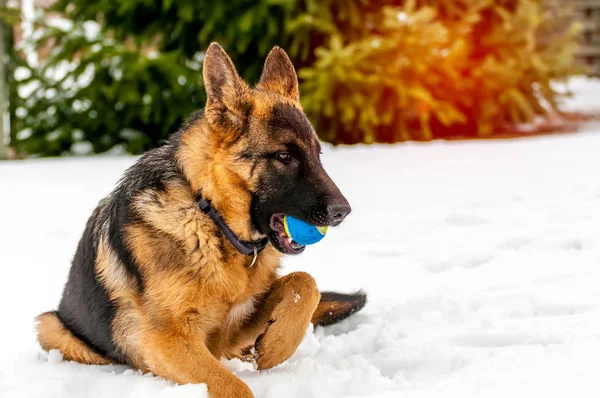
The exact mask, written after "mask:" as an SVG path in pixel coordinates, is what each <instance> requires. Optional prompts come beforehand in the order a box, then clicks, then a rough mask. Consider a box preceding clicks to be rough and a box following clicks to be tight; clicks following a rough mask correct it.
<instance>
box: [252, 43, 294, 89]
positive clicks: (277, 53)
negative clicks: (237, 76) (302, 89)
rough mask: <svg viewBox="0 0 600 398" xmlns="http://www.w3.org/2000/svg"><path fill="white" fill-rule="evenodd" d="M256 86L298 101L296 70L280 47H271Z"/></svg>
mask: <svg viewBox="0 0 600 398" xmlns="http://www.w3.org/2000/svg"><path fill="white" fill-rule="evenodd" d="M258 87H259V88H260V89H262V90H265V91H270V92H273V93H277V94H280V95H283V96H285V97H288V98H291V99H293V100H294V101H300V93H299V91H298V77H297V76H296V70H295V69H294V65H293V64H292V61H290V58H289V57H288V55H287V54H286V52H285V51H283V49H282V48H281V47H277V46H276V47H273V49H272V50H271V52H270V53H269V55H268V56H267V59H266V61H265V67H264V69H263V72H262V76H261V77H260V82H259V83H258Z"/></svg>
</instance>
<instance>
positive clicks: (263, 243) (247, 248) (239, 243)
mask: <svg viewBox="0 0 600 398" xmlns="http://www.w3.org/2000/svg"><path fill="white" fill-rule="evenodd" d="M197 201H198V206H200V210H202V211H203V212H204V213H206V214H207V215H208V216H209V217H210V218H211V219H212V220H213V222H214V223H215V224H217V226H218V227H219V228H220V229H221V231H223V234H224V235H225V237H226V238H227V239H228V240H229V241H230V242H231V244H232V245H233V247H235V248H236V249H237V251H239V252H240V253H242V254H245V255H247V256H249V255H253V256H254V259H253V260H252V264H250V267H252V266H253V265H254V263H255V262H256V258H257V257H258V253H260V252H261V251H262V250H263V249H264V248H265V247H267V245H268V244H269V238H263V239H260V240H255V241H251V242H248V241H243V240H240V239H239V238H238V237H237V235H236V234H235V233H234V232H233V231H232V230H231V228H229V227H228V226H227V224H225V220H223V217H221V216H220V215H219V213H217V211H216V210H215V208H214V207H213V206H212V204H211V203H210V201H209V200H207V199H204V198H203V197H202V196H201V195H198V199H197Z"/></svg>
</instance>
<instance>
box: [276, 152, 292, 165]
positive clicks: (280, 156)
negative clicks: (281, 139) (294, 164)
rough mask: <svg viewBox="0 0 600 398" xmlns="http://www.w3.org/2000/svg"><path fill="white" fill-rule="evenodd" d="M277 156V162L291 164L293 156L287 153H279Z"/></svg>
mask: <svg viewBox="0 0 600 398" xmlns="http://www.w3.org/2000/svg"><path fill="white" fill-rule="evenodd" d="M275 156H276V157H277V160H279V161H281V162H283V163H289V162H291V161H292V155H290V154H289V153H287V152H277V154H276V155H275Z"/></svg>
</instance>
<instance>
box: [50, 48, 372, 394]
mask: <svg viewBox="0 0 600 398" xmlns="http://www.w3.org/2000/svg"><path fill="white" fill-rule="evenodd" d="M203 73H204V81H205V86H206V90H207V94H208V101H207V104H206V108H205V109H204V110H201V111H198V112H196V113H195V114H194V115H192V116H191V117H190V118H189V120H188V121H187V122H186V123H185V124H184V126H182V128H181V129H180V130H179V131H178V132H177V133H175V134H174V135H173V136H172V137H171V138H170V140H169V142H168V143H167V144H166V145H164V146H162V147H160V148H157V149H154V150H152V151H150V152H148V153H146V154H145V155H144V156H142V157H141V158H140V159H139V160H138V161H137V162H136V163H135V164H134V165H133V166H132V167H131V168H130V169H129V170H127V172H126V173H125V175H124V176H123V178H122V179H121V181H120V182H119V184H118V185H117V187H116V188H115V190H114V191H113V192H112V193H111V194H110V195H108V196H107V197H106V198H105V199H103V200H102V201H101V202H100V203H99V204H98V207H97V208H96V209H95V210H94V212H93V214H92V216H91V217H90V219H89V221H88V223H87V226H86V228H85V232H84V234H83V236H82V238H81V241H80V242H79V246H78V248H77V252H76V254H75V257H74V259H73V263H72V267H71V271H70V274H69V278H68V281H67V284H66V286H65V290H64V293H63V297H62V300H61V302H60V305H59V307H58V310H57V311H53V312H47V313H44V314H42V315H40V316H39V317H38V320H39V323H38V340H39V342H40V344H41V345H42V347H43V348H44V349H46V350H51V349H59V350H61V351H62V353H63V355H64V356H65V358H67V359H69V360H74V361H77V362H81V363H87V364H109V363H124V364H129V365H131V366H133V367H135V368H138V369H141V370H142V371H150V372H153V373H154V374H156V375H159V376H162V377H165V378H168V379H171V380H173V381H175V382H177V383H206V384H207V385H208V389H209V392H210V395H211V396H213V397H236V398H244V397H251V396H252V393H251V391H250V389H249V388H248V387H247V386H246V385H245V384H244V383H243V382H242V381H241V380H239V379H238V378H237V377H236V376H235V375H233V374H232V373H231V372H229V371H228V370H227V369H226V368H225V367H223V365H222V364H221V363H220V361H219V359H220V358H221V357H228V358H232V357H242V356H244V355H245V354H247V353H248V352H250V350H249V348H250V347H254V348H255V349H256V351H255V354H254V358H255V359H256V362H257V364H258V367H259V369H267V368H270V367H273V366H275V365H277V364H279V363H281V362H282V361H284V360H286V359H287V358H289V357H290V356H291V355H292V354H293V352H294V351H295V350H296V348H297V347H298V345H299V344H300V342H301V340H302V338H303V336H304V333H305V330H306V328H307V326H308V324H309V323H310V322H311V320H312V322H313V323H315V324H329V323H333V322H334V321H337V320H340V319H342V318H344V317H346V316H348V315H350V314H351V313H353V312H354V311H356V310H358V309H360V308H361V307H362V306H363V305H364V301H365V296H364V295H362V294H356V295H339V294H334V293H324V294H323V295H321V293H320V292H319V290H318V289H317V285H316V283H315V281H314V279H313V278H312V277H311V276H310V275H308V274H307V273H304V272H295V273H292V274H289V275H286V276H284V277H281V278H278V276H277V270H278V268H279V263H280V258H281V256H282V252H283V253H291V252H294V250H292V248H290V247H287V246H286V245H284V244H283V243H282V241H281V240H280V239H279V238H278V235H277V233H276V231H273V230H272V229H271V224H270V222H271V221H270V220H272V216H273V214H275V213H285V214H291V215H293V216H295V217H298V218H302V219H304V220H305V221H308V222H311V223H313V224H318V225H337V224H339V223H340V222H341V221H342V219H343V218H344V217H345V216H346V215H347V214H348V213H349V212H350V208H349V206H348V203H347V202H346V200H345V199H344V197H343V196H342V195H341V193H340V191H339V190H338V188H337V187H336V186H335V184H334V183H333V182H332V181H331V179H330V178H329V176H328V175H327V174H326V173H325V171H324V170H323V167H322V165H321V162H320V160H319V152H320V145H319V142H318V139H317V136H316V134H315V132H314V130H313V129H312V127H311V125H310V123H309V122H308V120H307V119H306V116H304V113H303V111H302V107H301V105H300V101H299V93H298V83H297V78H296V74H295V71H294V68H293V66H292V64H291V62H290V61H289V58H288V57H287V55H286V54H285V52H284V51H283V50H281V49H280V48H277V47H276V48H274V49H273V51H271V53H270V54H269V56H268V58H267V60H266V62H265V69H264V71H263V75H262V78H261V80H260V82H259V83H258V85H257V86H256V87H255V88H250V87H249V86H248V85H247V84H246V83H244V82H243V81H242V80H241V78H239V76H238V74H237V72H236V71H235V68H234V66H233V64H232V63H231V60H230V59H229V57H228V56H227V55H226V54H225V52H224V51H223V49H222V48H221V47H220V46H219V45H218V44H212V45H211V46H210V47H209V49H208V50H207V53H206V58H205V61H204V72H203ZM282 153H283V154H284V155H282ZM200 193H201V194H202V196H203V197H204V198H206V199H209V200H210V201H211V202H212V204H213V206H214V208H215V209H216V210H217V211H218V212H219V213H220V214H221V216H222V217H223V219H224V220H225V221H226V223H227V225H228V226H229V227H230V228H231V229H232V230H233V231H234V232H235V233H236V234H237V235H238V237H239V238H240V239H243V240H257V239H260V238H261V237H264V236H268V237H269V239H270V242H271V244H270V245H268V246H267V248H266V249H265V250H263V251H262V252H260V254H259V255H258V258H257V261H256V264H254V265H253V266H250V264H251V262H252V256H246V255H242V254H240V253H239V252H238V251H237V250H236V249H235V248H234V247H233V245H232V244H231V243H230V242H229V241H228V240H227V239H226V238H225V237H224V235H223V233H222V231H221V230H220V229H219V228H218V227H217V226H216V225H215V224H214V223H213V221H212V220H211V218H210V217H209V216H207V215H206V214H205V213H203V212H202V211H201V210H200V209H199V207H198V204H197V202H196V199H197V197H198V195H199V194H200ZM300 251H301V250H297V252H300Z"/></svg>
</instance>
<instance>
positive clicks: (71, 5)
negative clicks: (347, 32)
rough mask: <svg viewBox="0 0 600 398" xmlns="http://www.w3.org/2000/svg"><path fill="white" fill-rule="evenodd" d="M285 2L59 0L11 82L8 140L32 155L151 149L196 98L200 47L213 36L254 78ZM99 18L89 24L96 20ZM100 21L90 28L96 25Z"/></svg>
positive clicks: (199, 99) (200, 92) (276, 40)
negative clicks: (17, 95)
mask: <svg viewBox="0 0 600 398" xmlns="http://www.w3.org/2000/svg"><path fill="white" fill-rule="evenodd" d="M294 4H295V0H293V1H285V0H280V1H253V0H237V1H227V2H219V1H192V0H181V1H174V0H164V1H145V0H99V1H97V2H89V1H86V0H74V1H72V0H59V1H58V2H57V3H56V4H55V5H54V7H53V11H61V12H62V15H63V17H64V18H65V20H66V21H62V22H60V21H56V20H54V22H52V20H51V19H49V18H46V17H45V15H41V16H40V18H39V24H40V28H39V33H40V37H38V38H37V40H36V44H37V46H38V47H40V48H42V47H44V46H47V45H49V46H50V47H51V48H52V51H51V53H50V55H49V56H48V57H47V58H45V59H43V60H42V62H41V64H40V66H39V67H30V68H29V70H28V71H27V73H20V74H19V75H25V76H26V78H24V79H21V80H20V81H19V82H18V84H19V86H20V90H21V93H22V94H23V95H22V97H23V98H22V99H20V100H18V104H17V105H18V108H17V111H16V114H17V119H18V120H17V127H16V128H17V130H18V131H19V134H18V137H17V139H16V142H13V143H12V144H13V145H16V146H18V148H19V149H20V150H21V151H24V152H26V153H29V154H35V155H41V156H54V155H60V154H63V153H67V152H80V153H88V152H104V151H107V150H109V149H111V148H113V147H115V146H121V147H123V149H124V150H126V151H128V152H131V153H140V152H143V151H145V150H147V149H148V148H152V147H155V146H156V145H158V144H159V143H160V142H161V141H163V140H164V139H165V138H166V137H168V135H169V134H170V133H172V132H174V131H176V130H177V128H178V127H179V125H180V124H181V123H182V121H183V120H184V118H185V117H186V116H187V115H189V114H190V113H191V112H193V111H194V110H196V109H198V108H201V107H203V106H204V103H205V100H206V98H205V93H204V87H203V85H202V73H201V69H202V59H203V54H204V53H203V51H204V50H205V49H206V48H207V47H208V45H209V44H210V42H212V41H219V42H221V43H222V44H223V45H224V46H225V48H227V50H228V51H229V52H230V54H231V55H232V57H233V59H234V62H236V64H237V65H238V66H239V67H240V68H239V70H240V71H241V72H242V74H243V76H244V77H245V78H248V79H250V80H252V81H257V80H258V77H259V76H260V71H261V70H262V64H263V62H264V58H265V57H266V54H267V53H268V51H269V50H270V49H271V48H272V47H273V46H274V45H276V44H280V45H283V46H286V45H287V43H286V42H285V39H286V36H285V35H284V36H282V35H281V31H283V29H284V26H283V24H284V21H285V20H286V19H287V17H286V13H287V12H288V9H289V8H290V7H292V6H294ZM96 20H98V21H101V24H100V25H98V24H97V23H96V22H95V21H96ZM69 21H70V22H69ZM98 27H99V28H100V30H99V31H97V32H95V31H96V30H98V29H97V28H98Z"/></svg>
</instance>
